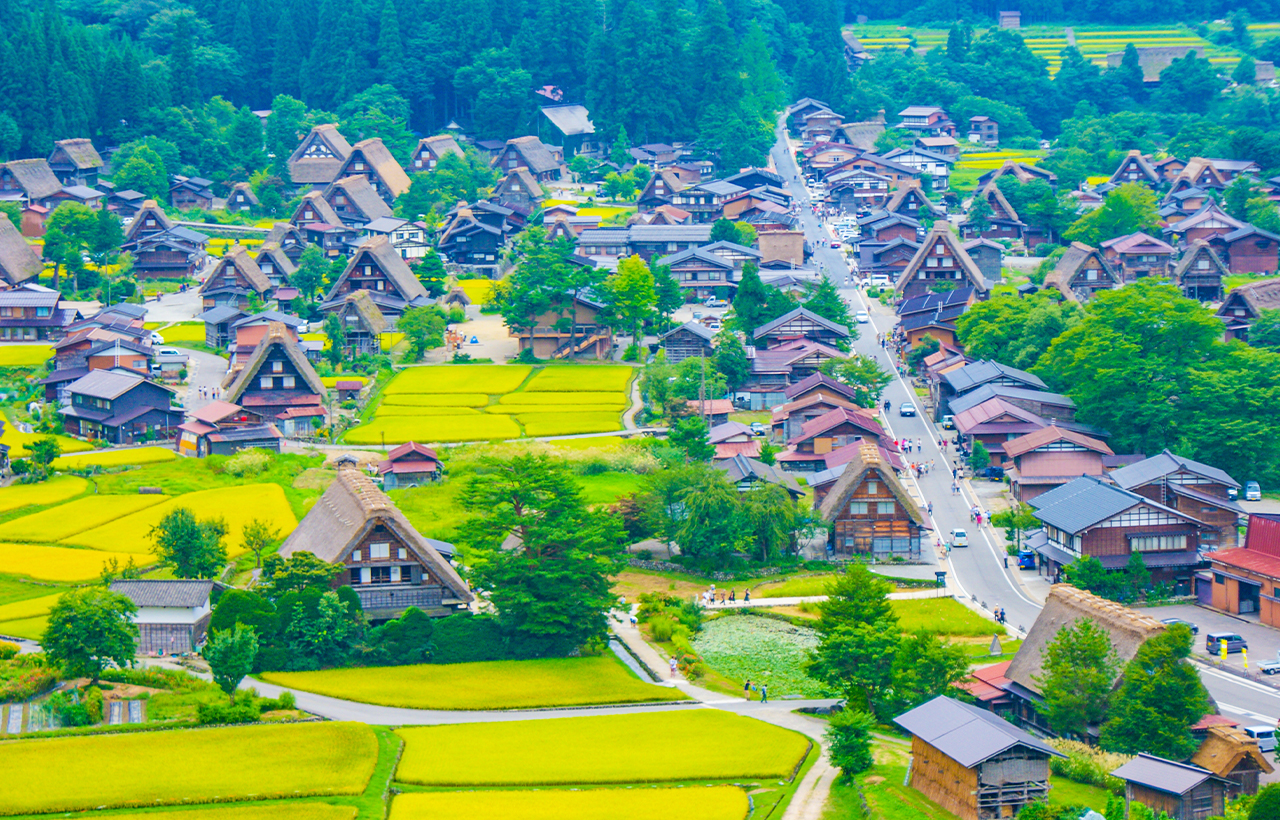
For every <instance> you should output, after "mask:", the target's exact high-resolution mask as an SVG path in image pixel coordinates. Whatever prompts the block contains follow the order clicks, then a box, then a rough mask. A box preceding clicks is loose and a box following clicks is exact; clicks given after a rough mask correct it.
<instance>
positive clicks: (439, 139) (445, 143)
mask: <svg viewBox="0 0 1280 820" xmlns="http://www.w3.org/2000/svg"><path fill="white" fill-rule="evenodd" d="M423 148H426V149H428V150H429V151H431V153H433V154H435V155H436V156H437V157H438V158H440V159H444V157H445V155H446V154H457V155H458V156H463V153H462V149H461V148H460V147H459V146H458V141H457V140H455V139H454V138H453V136H452V135H450V134H437V135H436V136H434V137H423V138H422V139H420V140H418V147H417V148H416V149H414V152H413V155H414V156H415V157H416V156H417V155H418V154H419V153H421V152H422V149H423Z"/></svg>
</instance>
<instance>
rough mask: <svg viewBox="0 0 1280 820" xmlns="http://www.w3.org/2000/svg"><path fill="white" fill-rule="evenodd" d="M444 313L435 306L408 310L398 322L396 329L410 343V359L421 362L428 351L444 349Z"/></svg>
mask: <svg viewBox="0 0 1280 820" xmlns="http://www.w3.org/2000/svg"><path fill="white" fill-rule="evenodd" d="M445 324H446V322H445V316H444V312H443V311H441V310H440V308H438V307H436V306H435V305H430V306H428V307H417V308H406V309H405V311H404V313H402V314H400V318H399V319H397V320H396V328H397V329H398V330H400V331H401V332H402V333H404V336H405V339H406V340H408V342H409V358H410V360H411V361H415V362H416V361H420V360H421V359H422V357H423V355H424V354H426V352H427V351H428V350H435V349H436V348H439V347H444V326H445Z"/></svg>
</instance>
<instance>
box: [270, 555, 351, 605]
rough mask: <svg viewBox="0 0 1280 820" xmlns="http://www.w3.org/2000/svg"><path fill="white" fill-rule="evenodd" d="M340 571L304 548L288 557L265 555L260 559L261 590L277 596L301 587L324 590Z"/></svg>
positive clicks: (340, 568)
mask: <svg viewBox="0 0 1280 820" xmlns="http://www.w3.org/2000/svg"><path fill="white" fill-rule="evenodd" d="M341 571H342V567H340V566H338V565H337V564H330V563H329V562H328V561H322V560H321V559H319V558H317V557H316V556H315V555H314V554H313V553H310V552H307V551H305V550H303V551H300V552H295V553H293V554H292V555H290V556H289V557H288V558H282V557H281V556H280V555H268V556H267V557H266V559H265V560H264V561H263V562H262V580H263V581H264V582H265V583H264V585H263V587H262V589H263V592H264V593H265V594H266V595H267V596H269V597H271V598H280V597H281V596H283V595H286V594H288V593H290V592H301V591H303V590H305V589H319V590H325V589H328V588H329V585H330V584H331V583H332V582H333V579H334V578H336V577H337V575H338V573H339V572H341Z"/></svg>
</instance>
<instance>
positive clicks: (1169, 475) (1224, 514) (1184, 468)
mask: <svg viewBox="0 0 1280 820" xmlns="http://www.w3.org/2000/svg"><path fill="white" fill-rule="evenodd" d="M1109 478H1110V479H1111V480H1112V481H1113V482H1115V484H1116V485H1117V486H1119V487H1123V488H1124V489H1126V490H1129V491H1131V492H1135V493H1137V494H1138V495H1140V496H1142V497H1144V498H1149V499H1151V500H1152V501H1158V502H1160V503H1161V504H1164V505H1166V506H1168V507H1171V508H1173V509H1175V510H1179V511H1181V512H1184V513H1186V514H1188V515H1193V516H1195V518H1196V519H1197V520H1198V521H1200V523H1202V524H1203V525H1204V528H1203V529H1202V530H1201V531H1200V541H1201V543H1203V544H1204V547H1205V549H1207V550H1227V549H1233V548H1235V547H1237V546H1239V545H1240V540H1239V531H1240V522H1241V521H1243V520H1244V517H1245V511H1244V508H1243V507H1241V506H1240V505H1239V504H1237V503H1236V502H1235V501H1233V500H1232V499H1231V498H1230V496H1231V494H1232V491H1238V490H1239V489H1240V483H1239V482H1238V481H1236V480H1235V479H1234V478H1232V477H1231V476H1229V475H1227V473H1226V472H1224V471H1223V470H1219V469H1218V468H1217V467H1211V466H1209V465H1208V464H1202V463H1201V462H1199V461H1192V460H1191V459H1189V458H1184V457H1183V456H1179V455H1175V454H1174V453H1171V452H1169V451H1168V450H1165V451H1163V452H1161V453H1157V454H1156V455H1154V456H1152V457H1151V458H1146V459H1143V460H1142V461H1139V462H1136V463H1134V464H1129V465H1127V466H1124V467H1121V468H1119V469H1117V470H1113V471H1112V472H1111V474H1110V476H1109Z"/></svg>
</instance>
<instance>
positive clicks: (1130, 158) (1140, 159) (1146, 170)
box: [1111, 149, 1160, 185]
mask: <svg viewBox="0 0 1280 820" xmlns="http://www.w3.org/2000/svg"><path fill="white" fill-rule="evenodd" d="M1130 163H1134V164H1136V165H1137V166H1138V168H1139V170H1141V171H1142V175H1143V176H1144V177H1146V180H1147V182H1151V183H1157V184H1158V183H1159V182H1160V172H1159V171H1157V170H1156V169H1155V168H1154V167H1153V166H1152V165H1151V163H1150V162H1148V161H1147V158H1146V157H1144V156H1143V155H1142V152H1141V151H1139V150H1137V149H1134V150H1131V151H1130V152H1129V153H1128V154H1127V155H1126V156H1125V158H1124V159H1122V160H1121V161H1120V165H1119V166H1117V167H1116V170H1115V172H1114V173H1113V174H1111V183H1112V184H1113V185H1123V184H1124V183H1126V182H1136V181H1137V180H1128V179H1121V178H1120V172H1121V171H1123V170H1124V169H1125V168H1127V167H1128V166H1129V165H1130Z"/></svg>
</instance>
